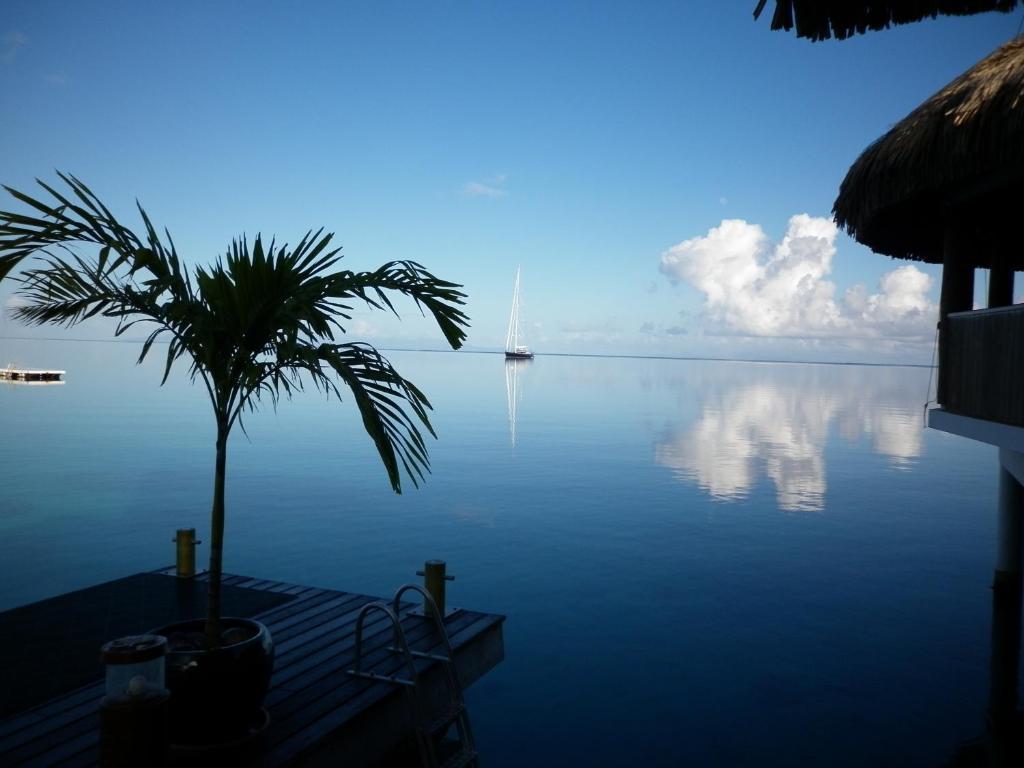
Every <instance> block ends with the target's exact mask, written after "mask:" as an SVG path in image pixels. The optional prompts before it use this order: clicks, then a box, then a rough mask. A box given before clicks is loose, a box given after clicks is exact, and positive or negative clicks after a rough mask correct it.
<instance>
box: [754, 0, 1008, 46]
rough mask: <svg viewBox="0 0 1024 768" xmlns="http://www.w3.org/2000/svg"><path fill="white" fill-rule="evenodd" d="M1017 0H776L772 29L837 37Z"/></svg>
mask: <svg viewBox="0 0 1024 768" xmlns="http://www.w3.org/2000/svg"><path fill="white" fill-rule="evenodd" d="M767 2H768V0H758V3H757V7H756V8H755V9H754V18H755V19H756V18H758V17H760V15H761V12H762V11H763V10H764V6H765V4H766V3H767ZM1019 2H1020V0H883V1H882V2H871V3H869V2H865V1H864V0H860V1H859V2H858V0H775V13H774V14H772V29H784V30H786V31H789V30H791V29H792V28H793V27H794V26H795V27H796V34H797V37H808V38H810V39H811V40H827V39H828V38H830V37H836V38H838V39H839V40H842V39H843V38H846V37H850V36H851V35H853V34H854V33H855V32H857V33H864V32H867V31H868V30H872V29H874V30H877V29H887V28H888V27H890V26H892V25H893V24H909V23H911V22H914V21H920V20H921V19H925V18H932V19H934V18H935V17H936V16H939V15H940V14H941V15H943V16H970V15H972V14H975V13H984V12H985V11H1001V12H1003V13H1009V12H1010V11H1012V10H1013V9H1014V8H1016V7H1017V5H1018V4H1019Z"/></svg>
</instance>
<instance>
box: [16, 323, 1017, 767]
mask: <svg viewBox="0 0 1024 768" xmlns="http://www.w3.org/2000/svg"><path fill="white" fill-rule="evenodd" d="M5 343H6V346H7V348H6V350H5V351H6V353H7V354H8V356H9V357H12V359H18V360H19V361H20V362H23V363H25V364H29V363H31V364H33V365H44V366H52V367H61V368H67V369H68V381H67V383H66V384H65V385H63V386H60V387H34V388H33V387H18V386H0V434H2V435H3V437H4V439H3V443H2V447H0V483H2V485H0V487H2V488H3V501H4V504H3V512H2V513H0V536H2V538H3V541H4V549H3V557H4V561H3V564H2V565H0V569H2V570H0V575H2V579H0V609H2V608H8V607H12V606H14V605H18V604H21V603H25V602H29V601H32V600H37V599H40V598H42V597H46V596H48V595H51V594H55V593H59V592H62V591H66V590H69V589H73V588H77V587H81V586H86V585H88V584H92V583H95V582H98V581H102V580H106V579H112V578H116V577H120V576H124V575H126V574H129V573H133V572H136V571H139V570H148V569H151V568H154V567H157V566H160V565H164V564H167V563H169V562H171V560H172V557H173V547H172V544H171V542H170V540H171V538H172V536H173V531H174V529H175V528H178V527H184V526H195V527H196V528H198V529H199V535H200V538H205V537H206V535H207V528H208V522H207V518H208V510H209V496H210V493H211V490H212V462H213V428H212V420H211V418H210V415H209V407H208V405H207V404H206V403H205V401H204V397H205V396H204V394H203V392H202V391H201V390H200V389H199V388H194V387H190V386H189V385H188V383H187V382H186V381H184V380H183V379H182V378H181V377H177V378H174V379H172V381H171V382H170V383H169V384H168V385H167V386H165V387H164V388H162V389H161V388H160V387H158V386H157V382H158V380H159V369H158V366H157V365H147V366H145V367H143V368H134V367H133V366H132V361H133V359H134V354H135V353H136V350H135V349H134V348H132V347H130V346H125V345H118V344H84V343H78V344H75V343H52V344H49V345H39V344H36V345H33V346H29V344H28V343H20V342H10V341H8V342H5ZM391 357H392V359H393V361H394V362H395V364H396V366H398V367H399V369H400V370H401V371H402V372H403V373H404V374H405V375H407V376H408V377H410V378H411V379H413V380H414V381H415V382H416V383H417V384H418V385H419V386H421V388H423V389H424V390H425V392H426V393H427V394H428V396H429V397H430V398H431V400H432V401H433V403H434V405H435V411H434V414H433V420H434V423H435V425H436V427H437V431H438V433H439V435H440V440H439V441H438V442H436V443H433V444H432V445H431V457H432V462H433V474H432V476H431V477H430V478H429V480H428V482H427V483H426V485H425V486H424V487H422V488H420V489H419V490H416V489H414V488H412V486H411V484H410V485H409V487H408V489H407V490H406V492H405V493H404V494H403V495H402V496H396V495H393V494H391V493H390V491H389V490H388V485H387V481H386V476H385V474H384V471H383V469H382V468H381V467H380V465H379V462H378V460H377V459H376V457H375V454H374V451H373V448H372V445H371V443H370V441H369V440H368V439H367V438H366V437H365V435H364V434H363V433H362V431H361V426H360V424H359V421H358V417H357V416H356V415H355V413H354V411H353V408H352V405H351V402H346V403H344V404H343V405H342V406H340V407H339V406H338V405H337V404H334V403H326V402H325V401H324V400H323V398H321V397H317V396H316V395H305V396H302V397H299V398H296V399H295V400H294V401H292V402H285V403H282V404H281V406H280V408H279V410H278V411H277V412H274V411H273V409H267V410H266V411H265V412H263V413H260V414H257V415H255V416H253V417H251V418H250V419H249V420H248V422H247V424H246V426H247V429H248V437H247V436H246V435H244V434H242V433H241V432H238V433H237V434H235V435H234V437H233V440H232V444H231V447H230V453H229V459H228V463H229V467H228V471H229V482H228V509H229V516H228V526H227V528H228V530H227V537H228V538H227V542H228V543H227V549H226V552H225V568H226V569H227V570H230V571H233V572H240V573H247V574H252V575H256V576H260V577H264V578H273V579H281V580H287V581H294V582H301V583H307V584H316V585H319V586H325V587H332V588H337V589H343V590H350V591H361V592H365V593H370V594H380V595H383V594H388V593H390V592H391V591H392V590H393V589H394V588H395V587H396V586H398V585H399V584H400V583H402V582H404V581H407V580H411V579H414V578H415V576H414V572H415V570H416V569H417V568H418V567H420V565H421V563H422V561H423V560H425V559H429V558H443V559H445V560H447V561H448V563H449V570H450V571H451V572H452V573H454V574H455V575H456V577H457V579H456V581H455V582H454V583H453V584H452V585H451V586H450V589H451V592H450V597H449V601H450V602H451V603H453V604H456V605H465V606H467V607H472V608H475V609H480V610H488V611H494V612H501V613H505V614H507V615H508V622H507V623H506V625H505V644H506V655H507V658H506V661H505V662H504V663H503V664H502V665H500V666H499V667H498V668H497V669H496V670H494V671H493V672H491V673H489V674H488V675H487V676H486V677H485V678H484V679H483V680H482V681H480V682H479V683H478V684H477V685H476V686H474V688H473V689H472V690H471V692H470V694H471V695H470V706H471V713H472V716H473V720H474V725H475V729H476V731H477V736H478V740H479V742H480V746H481V748H482V751H483V753H484V755H485V758H486V761H487V764H488V765H492V766H521V765H566V764H579V765H631V764H636V762H637V761H638V756H642V757H643V758H644V760H645V761H646V763H647V764H650V765H665V766H669V765H679V764H683V763H689V764H694V765H722V766H735V765H758V766H763V765H797V764H812V765H820V764H828V765H850V766H854V765H865V764H872V763H875V764H877V763H885V764H898V765H907V766H911V765H935V764H939V763H941V762H942V761H943V760H945V759H947V758H948V757H949V756H950V755H951V753H952V750H953V749H954V747H955V745H956V744H957V743H958V742H960V741H962V740H964V739H968V738H970V737H973V736H976V735H978V734H980V733H981V731H982V729H983V725H984V708H985V701H986V696H987V664H988V632H989V622H990V599H991V597H990V591H989V589H988V586H989V583H990V579H991V569H992V567H993V557H994V527H995V525H994V524H995V513H994V509H995V490H996V485H995V478H996V466H997V463H996V456H995V451H994V449H991V448H988V447H986V446H983V445H980V444H976V443H973V442H970V441H967V440H963V439H959V438H954V437H951V436H948V435H945V434H943V433H939V432H935V431H931V430H926V429H924V428H923V425H922V407H921V406H922V403H923V402H924V400H925V397H926V390H927V386H928V371H927V370H925V369H920V368H895V367H892V368H890V367H858V366H835V365H797V364H767V363H736V362H714V361H680V360H636V359H602V358H570V357H543V356H540V357H538V358H537V359H536V360H534V361H533V362H528V363H519V364H517V365H515V367H512V366H506V363H505V362H504V361H503V359H502V358H501V357H500V356H496V355H480V354H461V353H460V354H437V353H414V352H396V353H393V354H392V355H391ZM205 554H206V550H205V547H201V548H200V557H204V556H205Z"/></svg>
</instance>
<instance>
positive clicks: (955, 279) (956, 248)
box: [935, 222, 974, 405]
mask: <svg viewBox="0 0 1024 768" xmlns="http://www.w3.org/2000/svg"><path fill="white" fill-rule="evenodd" d="M965 235H966V233H965V232H964V231H963V229H962V228H961V227H959V226H958V225H957V224H956V223H955V222H950V223H948V224H947V225H946V233H945V239H944V241H943V253H942V293H941V296H940V298H939V383H938V388H937V392H936V395H935V399H936V401H937V402H938V404H939V405H943V404H944V403H945V402H946V386H947V385H946V382H947V379H948V372H949V371H948V368H947V367H946V366H947V364H948V356H947V354H946V346H947V344H946V342H947V340H948V331H947V328H948V320H947V318H948V316H949V315H950V313H952V312H964V311H966V310H970V309H973V308H974V265H973V264H972V262H971V260H970V254H969V251H968V244H967V242H966V240H967V238H966V236H965Z"/></svg>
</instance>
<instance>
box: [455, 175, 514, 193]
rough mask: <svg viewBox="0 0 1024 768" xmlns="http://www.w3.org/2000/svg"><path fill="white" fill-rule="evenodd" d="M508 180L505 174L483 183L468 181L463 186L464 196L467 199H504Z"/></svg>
mask: <svg viewBox="0 0 1024 768" xmlns="http://www.w3.org/2000/svg"><path fill="white" fill-rule="evenodd" d="M507 178H508V177H507V176H506V175H505V174H503V173H499V174H498V175H497V176H491V177H490V178H488V179H483V180H482V181H467V182H466V183H465V184H463V185H462V194H464V195H466V196H467V197H504V196H505V194H506V190H505V188H504V187H505V180H506V179H507Z"/></svg>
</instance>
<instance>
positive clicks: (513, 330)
mask: <svg viewBox="0 0 1024 768" xmlns="http://www.w3.org/2000/svg"><path fill="white" fill-rule="evenodd" d="M519 271H520V267H516V289H515V292H514V293H513V294H512V316H511V317H509V319H508V336H506V337H505V359H506V360H532V359H533V352H531V351H530V349H529V347H527V346H526V345H525V344H520V343H519Z"/></svg>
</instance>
